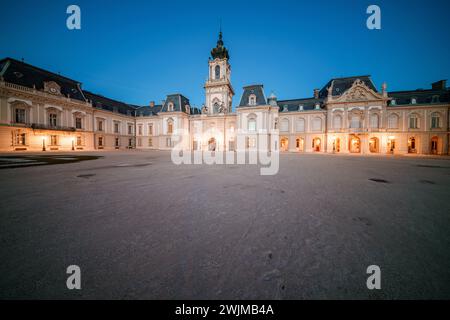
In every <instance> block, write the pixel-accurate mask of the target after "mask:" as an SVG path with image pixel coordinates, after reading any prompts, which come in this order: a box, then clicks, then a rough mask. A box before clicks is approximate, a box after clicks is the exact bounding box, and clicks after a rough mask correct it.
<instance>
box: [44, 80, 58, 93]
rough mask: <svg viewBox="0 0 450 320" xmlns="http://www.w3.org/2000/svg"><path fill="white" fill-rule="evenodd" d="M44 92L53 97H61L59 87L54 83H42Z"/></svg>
mask: <svg viewBox="0 0 450 320" xmlns="http://www.w3.org/2000/svg"><path fill="white" fill-rule="evenodd" d="M44 91H45V92H48V93H51V94H54V95H61V87H60V85H59V84H57V83H56V82H55V81H46V82H44Z"/></svg>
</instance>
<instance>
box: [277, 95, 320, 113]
mask: <svg viewBox="0 0 450 320" xmlns="http://www.w3.org/2000/svg"><path fill="white" fill-rule="evenodd" d="M277 104H278V107H279V110H280V112H291V111H302V109H301V107H300V106H302V107H303V110H314V109H315V108H316V105H317V104H319V107H320V108H323V99H315V98H304V99H292V100H279V101H277Z"/></svg>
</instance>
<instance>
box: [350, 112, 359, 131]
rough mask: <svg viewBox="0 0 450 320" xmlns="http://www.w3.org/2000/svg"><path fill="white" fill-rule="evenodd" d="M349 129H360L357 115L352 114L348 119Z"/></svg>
mask: <svg viewBox="0 0 450 320" xmlns="http://www.w3.org/2000/svg"><path fill="white" fill-rule="evenodd" d="M350 128H361V121H360V117H359V115H357V114H354V115H352V116H351V118H350Z"/></svg>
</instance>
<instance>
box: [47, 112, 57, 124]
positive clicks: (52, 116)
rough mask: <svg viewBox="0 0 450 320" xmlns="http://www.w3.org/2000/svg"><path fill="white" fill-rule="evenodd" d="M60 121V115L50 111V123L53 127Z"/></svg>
mask: <svg viewBox="0 0 450 320" xmlns="http://www.w3.org/2000/svg"><path fill="white" fill-rule="evenodd" d="M57 121H58V115H57V114H56V113H49V115H48V124H49V125H50V126H52V127H56V125H57Z"/></svg>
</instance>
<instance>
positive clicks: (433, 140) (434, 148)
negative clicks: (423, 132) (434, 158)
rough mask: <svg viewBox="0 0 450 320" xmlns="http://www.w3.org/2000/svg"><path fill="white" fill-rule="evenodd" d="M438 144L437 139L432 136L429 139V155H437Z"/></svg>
mask: <svg viewBox="0 0 450 320" xmlns="http://www.w3.org/2000/svg"><path fill="white" fill-rule="evenodd" d="M438 142H439V138H438V137H436V136H434V137H433V138H431V154H438Z"/></svg>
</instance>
